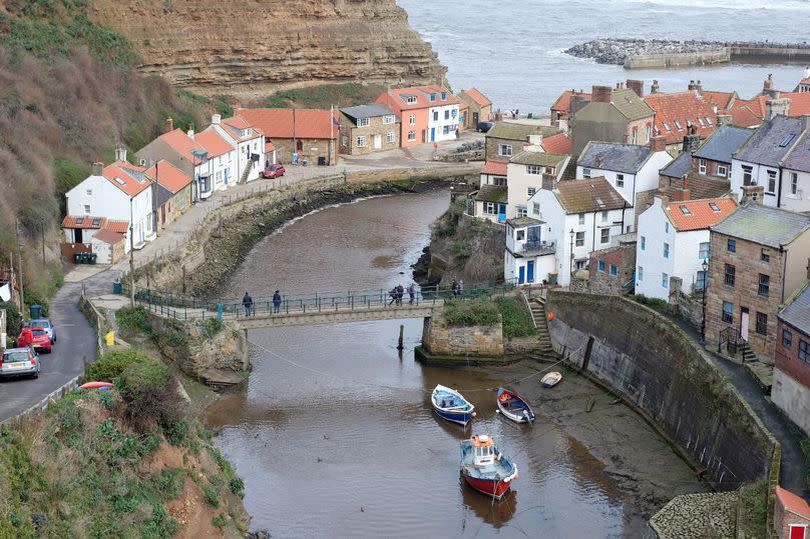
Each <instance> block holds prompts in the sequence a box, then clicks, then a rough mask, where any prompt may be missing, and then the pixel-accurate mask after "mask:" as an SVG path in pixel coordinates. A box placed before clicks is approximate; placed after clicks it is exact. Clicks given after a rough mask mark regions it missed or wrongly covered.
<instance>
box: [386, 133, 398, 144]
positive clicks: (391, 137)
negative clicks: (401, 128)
mask: <svg viewBox="0 0 810 539" xmlns="http://www.w3.org/2000/svg"><path fill="white" fill-rule="evenodd" d="M385 140H386V141H387V142H394V141H396V140H397V135H396V133H394V132H393V131H389V132H388V133H386V135H385Z"/></svg>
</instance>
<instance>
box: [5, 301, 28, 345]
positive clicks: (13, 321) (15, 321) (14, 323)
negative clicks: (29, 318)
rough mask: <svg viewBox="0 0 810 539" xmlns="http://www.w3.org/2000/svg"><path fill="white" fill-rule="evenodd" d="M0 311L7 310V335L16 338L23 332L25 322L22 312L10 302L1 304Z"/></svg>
mask: <svg viewBox="0 0 810 539" xmlns="http://www.w3.org/2000/svg"><path fill="white" fill-rule="evenodd" d="M0 309H5V310H6V333H7V334H8V335H13V336H15V337H16V336H17V335H19V334H20V331H21V330H22V322H23V320H22V315H21V314H20V310H19V309H18V308H17V306H16V305H15V304H14V303H12V302H10V301H6V302H4V303H0Z"/></svg>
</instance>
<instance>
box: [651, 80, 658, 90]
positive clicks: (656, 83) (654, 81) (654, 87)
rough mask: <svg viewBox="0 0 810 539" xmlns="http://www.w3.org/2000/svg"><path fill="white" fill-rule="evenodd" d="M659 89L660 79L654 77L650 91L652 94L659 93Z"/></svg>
mask: <svg viewBox="0 0 810 539" xmlns="http://www.w3.org/2000/svg"><path fill="white" fill-rule="evenodd" d="M658 91H659V88H658V79H653V81H652V85H651V86H650V93H651V94H657V93H658Z"/></svg>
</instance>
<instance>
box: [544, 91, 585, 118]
mask: <svg viewBox="0 0 810 539" xmlns="http://www.w3.org/2000/svg"><path fill="white" fill-rule="evenodd" d="M573 96H578V97H584V98H585V99H587V100H588V101H590V100H591V94H590V93H588V92H575V91H573V90H566V91H564V92H563V93H562V94H561V95H560V97H558V98H557V101H555V102H554V104H553V105H551V110H552V111H554V112H564V113H566V114H567V113H568V111H570V110H571V98H572V97H573Z"/></svg>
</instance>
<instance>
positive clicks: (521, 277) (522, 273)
mask: <svg viewBox="0 0 810 539" xmlns="http://www.w3.org/2000/svg"><path fill="white" fill-rule="evenodd" d="M525 282H526V267H525V266H520V267H519V268H518V284H523V283H525Z"/></svg>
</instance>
